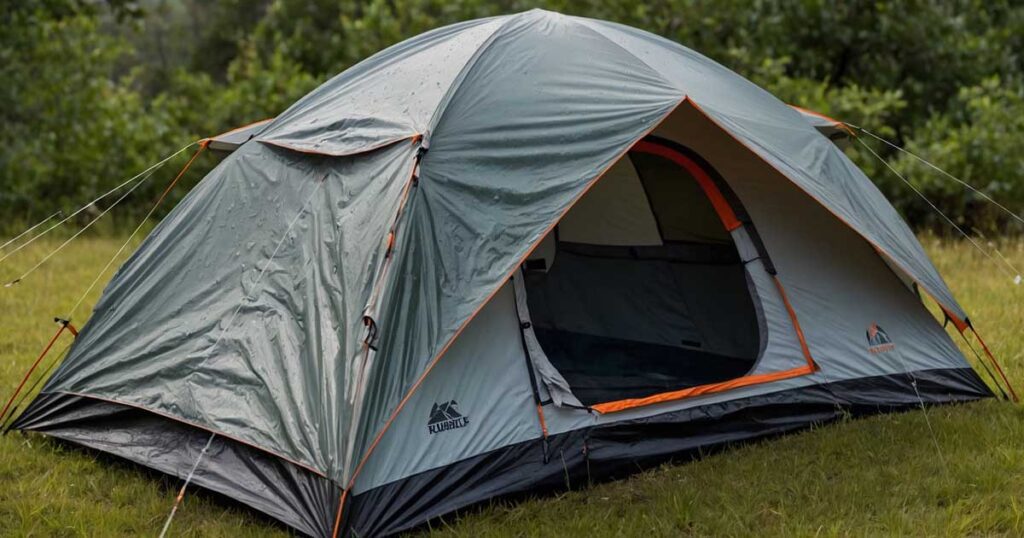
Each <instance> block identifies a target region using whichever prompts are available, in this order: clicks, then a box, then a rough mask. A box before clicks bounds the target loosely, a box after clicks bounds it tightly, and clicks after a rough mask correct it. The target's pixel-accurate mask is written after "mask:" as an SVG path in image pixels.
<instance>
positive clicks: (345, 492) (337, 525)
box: [331, 488, 348, 538]
mask: <svg viewBox="0 0 1024 538" xmlns="http://www.w3.org/2000/svg"><path fill="white" fill-rule="evenodd" d="M347 496H348V488H346V489H343V490H341V500H339V501H338V513H337V515H336V516H334V532H332V533H331V538H338V531H339V530H340V529H341V513H342V510H344V509H345V497H347Z"/></svg>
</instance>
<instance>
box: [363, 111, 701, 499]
mask: <svg viewBox="0 0 1024 538" xmlns="http://www.w3.org/2000/svg"><path fill="white" fill-rule="evenodd" d="M688 99H689V98H688V97H687V96H685V95H684V96H683V97H682V98H681V99H679V101H678V102H677V103H676V104H675V106H673V107H672V109H671V110H669V111H668V112H666V113H665V115H664V116H662V117H661V118H660V119H659V120H658V121H657V122H655V123H654V124H652V125H651V127H650V128H648V129H647V130H646V131H644V132H643V134H641V135H640V136H639V137H638V138H637V139H636V141H640V140H642V139H643V138H644V137H645V136H647V135H649V134H650V133H651V132H653V131H654V130H655V129H657V128H658V126H660V125H661V124H662V123H663V122H664V121H665V119H666V118H668V117H669V116H671V115H672V113H674V112H675V111H676V110H678V109H679V107H680V106H681V105H682V104H683V103H685V102H686V101H687V100H688ZM636 141H635V142H634V144H635V143H636ZM631 148H632V144H630V145H629V146H627V147H626V149H624V150H623V151H622V152H621V153H620V154H619V155H618V157H617V158H615V159H613V160H612V161H611V162H609V163H608V166H606V167H605V168H604V170H602V171H601V173H600V174H598V175H597V176H596V177H595V178H594V179H593V180H591V182H590V184H588V185H587V186H586V187H584V188H583V189H582V190H581V191H580V193H579V194H577V195H576V197H575V198H574V199H573V200H572V201H571V202H570V203H569V204H568V206H566V208H565V210H563V211H562V213H561V214H560V215H559V216H558V218H557V219H555V220H554V221H553V222H552V223H551V225H550V226H548V227H547V229H546V230H545V231H544V233H543V234H541V235H540V236H539V237H538V238H537V240H536V241H534V243H533V245H532V246H531V247H530V248H529V249H527V251H526V254H524V255H523V256H522V257H521V258H520V259H519V260H518V262H517V263H516V264H514V265H513V266H512V270H511V271H509V273H508V274H507V275H505V278H503V279H501V284H499V285H498V286H497V287H496V288H494V290H492V291H491V292H490V293H489V294H488V295H487V297H486V298H484V300H483V301H482V302H481V303H480V304H479V305H478V306H477V308H476V309H475V310H474V311H473V313H472V314H471V315H470V316H469V317H468V318H466V320H465V321H464V322H463V323H462V325H461V326H460V327H459V328H458V329H457V330H456V331H455V334H453V335H452V336H451V338H449V339H448V342H446V343H445V345H444V346H442V348H441V351H439V352H438V354H437V355H436V356H435V357H434V358H433V359H432V360H431V361H430V363H429V364H428V365H427V368H426V369H425V370H424V371H423V373H422V374H420V376H419V378H417V379H416V381H415V382H414V383H413V385H412V387H410V388H409V391H408V392H407V393H406V395H405V396H404V397H403V398H402V400H401V401H400V402H399V403H398V406H397V407H396V408H395V410H394V412H392V413H391V417H390V418H389V419H388V420H387V422H386V423H385V424H384V427H383V428H381V431H380V432H379V433H378V434H377V437H375V438H374V440H373V443H371V444H370V447H369V448H368V449H367V451H366V455H364V456H363V458H362V460H361V461H360V462H359V465H358V466H357V467H356V469H355V471H354V472H353V473H352V479H351V480H350V481H349V486H348V489H351V488H352V486H353V485H355V481H356V477H357V476H358V475H359V472H360V471H361V470H362V469H363V466H364V465H365V464H366V461H367V460H368V459H369V458H370V456H371V455H372V454H373V450H374V449H375V448H376V447H377V445H378V444H379V443H380V440H381V438H383V437H384V434H385V433H386V432H387V431H388V428H390V426H391V424H392V423H393V422H394V420H395V418H396V417H397V416H398V413H399V412H401V411H402V408H403V407H405V404H406V403H407V402H408V401H409V399H410V398H412V395H413V394H414V393H415V392H416V390H417V389H418V388H419V387H420V385H421V384H422V383H423V380H424V379H426V377H427V375H428V374H430V372H431V370H433V369H434V366H436V365H437V363H438V361H440V360H441V357H443V356H444V355H445V353H447V352H448V349H449V348H450V347H451V346H452V344H453V343H454V342H455V340H457V339H458V338H459V335H461V334H462V331H463V330H465V329H466V327H467V326H468V325H469V323H470V322H471V321H473V319H474V318H476V316H477V314H479V313H480V311H481V310H483V308H484V306H486V305H487V303H489V302H490V301H491V299H493V298H494V296H495V295H497V293H498V292H499V291H501V288H502V287H503V286H504V285H505V282H508V279H509V278H510V277H511V276H512V275H513V274H514V273H515V271H516V268H517V267H519V265H521V264H522V263H523V261H524V260H526V258H529V257H530V255H531V254H533V251H534V250H536V249H537V247H538V246H540V243H541V241H542V240H543V239H544V237H545V236H547V234H548V233H550V232H551V230H552V229H554V227H555V226H557V225H558V223H559V222H560V221H561V220H562V218H564V217H565V215H566V213H568V212H569V210H570V209H572V208H573V206H575V205H576V203H577V202H579V200H580V198H582V197H583V196H584V195H585V194H586V193H587V192H589V191H590V189H592V188H593V187H594V185H596V184H597V183H598V181H600V180H601V178H603V177H604V176H605V174H607V173H608V170H610V169H611V167H612V166H614V165H615V163H617V162H619V161H620V160H622V158H623V157H624V156H625V155H626V154H627V153H629V150H630V149H631Z"/></svg>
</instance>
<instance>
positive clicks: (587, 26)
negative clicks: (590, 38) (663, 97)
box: [572, 17, 686, 97]
mask: <svg viewBox="0 0 1024 538" xmlns="http://www.w3.org/2000/svg"><path fill="white" fill-rule="evenodd" d="M572 19H573V22H575V23H576V24H578V25H580V26H581V27H583V28H585V29H586V30H589V31H590V32H591V33H593V34H596V35H597V36H598V37H600V38H601V39H604V40H605V41H607V42H608V43H610V44H611V45H612V46H613V47H616V48H618V49H619V50H621V51H623V52H625V53H626V54H628V55H629V56H631V57H632V58H633V59H635V60H636V61H638V62H640V63H642V64H643V65H644V67H646V68H647V69H648V70H649V71H651V72H652V73H654V74H655V75H657V77H658V78H659V79H661V81H662V82H664V83H665V84H666V85H668V86H669V87H670V88H674V89H676V90H678V91H680V92H682V93H683V97H685V96H686V88H680V87H678V86H676V85H675V84H673V83H672V81H671V80H669V79H668V78H667V77H665V76H664V75H662V74H661V71H659V70H658V69H656V68H655V67H654V66H653V65H651V64H650V63H648V62H647V60H644V59H643V58H641V57H639V56H637V54H636V53H635V52H633V51H631V50H629V49H627V48H626V47H625V46H623V45H621V44H619V43H616V42H615V40H613V39H612V38H610V37H608V35H607V34H605V33H604V32H602V31H601V30H598V29H597V28H595V27H593V26H591V25H590V24H588V22H590V21H591V19H587V18H586V17H572Z"/></svg>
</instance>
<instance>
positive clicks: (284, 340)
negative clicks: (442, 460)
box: [44, 142, 416, 477]
mask: <svg viewBox="0 0 1024 538" xmlns="http://www.w3.org/2000/svg"><path fill="white" fill-rule="evenodd" d="M415 151H416V147H415V146H414V145H413V144H410V143H408V142H399V143H397V144H395V145H393V146H390V147H388V148H386V149H383V150H380V151H377V152H374V153H372V154H368V155H363V156H360V157H359V158H336V157H319V158H312V157H309V156H303V155H300V154H296V153H291V152H288V151H287V150H282V149H276V148H272V147H268V146H265V145H263V144H258V143H256V144H253V143H250V144H246V145H245V146H243V147H242V149H240V150H239V151H237V152H236V153H234V154H232V155H231V157H229V158H228V159H227V160H225V161H224V162H223V163H222V164H221V165H220V166H218V167H217V169H216V170H214V171H213V172H212V173H211V174H210V175H209V176H208V177H206V178H205V179H204V180H203V181H202V182H201V184H200V185H199V186H198V187H197V188H196V189H195V190H194V191H193V192H192V193H191V194H190V195H189V196H188V197H187V199H186V200H184V201H183V202H182V204H181V205H179V206H178V207H177V208H176V209H175V211H174V212H173V214H172V215H170V216H169V217H168V218H167V219H165V220H164V222H163V223H161V225H160V226H159V227H158V228H157V229H156V230H155V231H154V232H153V234H152V235H151V236H150V237H149V238H148V239H147V240H146V242H145V243H144V244H143V245H142V246H141V247H140V248H139V250H138V252H137V253H136V254H135V255H134V256H133V257H132V258H131V259H130V260H129V261H128V262H127V263H126V264H125V265H124V266H123V267H122V268H121V270H120V271H118V273H117V274H116V275H115V276H114V278H113V280H112V281H111V282H110V284H109V285H108V286H107V289H106V290H105V292H104V295H103V298H102V299H101V300H100V302H99V304H97V306H96V309H95V311H94V313H93V316H92V318H91V319H90V320H89V323H88V324H87V325H86V326H85V327H84V328H83V330H82V332H81V334H80V336H79V337H78V339H77V340H76V341H75V343H74V346H73V348H72V349H71V351H70V353H69V355H68V357H67V359H66V360H65V361H64V362H63V364H62V365H61V366H60V368H59V369H58V370H57V371H56V372H55V373H54V376H53V377H52V378H51V380H50V381H49V383H48V384H47V386H46V388H45V389H44V390H45V391H48V392H49V391H53V392H58V391H63V392H71V393H79V394H86V395H90V396H98V397H101V398H104V399H109V400H113V401H117V402H121V403H126V404H130V405H134V406H138V407H142V408H145V409H149V410H153V411H157V412H159V413H161V414H165V415H169V416H172V417H176V418H180V419H183V420H185V421H187V422H189V423H192V424H196V425H199V426H202V427H205V428H209V429H212V430H214V431H217V432H222V433H224V434H226V435H229V436H231V437H234V438H237V439H239V440H242V441H244V442H247V443H249V444H252V445H255V446H257V447H259V448H262V449H264V450H269V451H271V452H274V453H276V454H278V455H281V456H284V457H286V458H288V459H290V460H292V461H294V462H297V463H300V464H302V465H305V466H307V467H309V468H311V469H313V470H315V471H317V472H319V473H321V474H324V475H327V476H330V477H336V476H340V474H341V467H342V463H341V462H340V461H339V456H338V455H339V454H340V453H341V452H342V443H343V440H344V435H345V433H346V432H347V430H346V426H347V424H348V423H349V418H348V417H349V415H350V413H351V406H352V403H351V401H350V399H349V395H350V394H351V393H352V387H349V384H348V380H350V379H351V378H352V377H353V376H352V373H351V372H350V371H348V370H347V368H348V367H349V366H350V365H352V364H355V361H354V360H353V358H354V357H357V356H358V355H359V354H360V350H361V342H362V332H363V327H362V317H361V316H362V309H363V306H364V305H365V302H366V300H367V299H368V296H369V293H370V286H371V284H372V277H373V275H374V274H375V273H376V271H377V266H378V265H379V263H380V259H379V258H380V254H381V252H382V249H381V248H380V246H381V241H382V239H383V237H384V234H385V232H386V229H387V227H388V226H389V225H390V214H393V213H394V210H395V207H396V204H397V203H398V199H399V197H400V194H401V191H402V187H403V185H404V183H405V181H406V179H407V178H408V176H409V173H410V171H411V163H412V159H413V155H414V153H415ZM303 209H305V211H304V212H303ZM293 221H294V222H295V224H294V226H293V227H292V228H291V230H290V232H289V233H288V236H287V237H286V238H284V239H283V240H282V238H283V237H284V234H285V231H286V230H287V229H288V226H289V224H290V223H291V222H293ZM278 244H280V247H279V248H278ZM275 250H276V254H275ZM264 268H266V271H265V273H264V274H263V278H262V280H260V281H259V282H257V279H258V278H259V275H260V272H261V271H263V270H264ZM246 297H247V298H246ZM236 308H237V309H238V313H237V315H236V316H235V317H234V318H232V314H233V312H234V311H235V309H236ZM229 322H230V325H229ZM222 334H223V337H221V335H222ZM214 344H216V345H214Z"/></svg>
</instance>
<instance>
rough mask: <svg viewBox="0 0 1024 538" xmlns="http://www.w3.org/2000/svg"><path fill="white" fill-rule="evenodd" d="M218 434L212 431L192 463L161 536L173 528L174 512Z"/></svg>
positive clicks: (176, 510)
mask: <svg viewBox="0 0 1024 538" xmlns="http://www.w3.org/2000/svg"><path fill="white" fill-rule="evenodd" d="M216 436H217V434H215V433H211V434H210V438H209V439H207V440H206V446H204V447H203V450H202V452H200V453H199V456H198V457H197V458H196V462H195V463H193V464H192V470H191V471H189V472H188V476H187V477H185V483H184V484H182V485H181V490H179V491H178V496H177V497H175V498H174V506H172V507H171V513H170V514H167V521H164V528H163V529H162V530H161V531H160V538H164V537H165V536H167V531H168V530H169V529H170V528H171V520H173V519H174V514H176V513H178V507H179V506H181V500H182V499H184V498H185V488H187V487H188V484H189V482H192V477H193V476H194V475H195V474H196V469H198V468H199V462H201V461H203V456H205V455H206V451H207V450H210V445H211V444H213V438H214V437H216Z"/></svg>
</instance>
